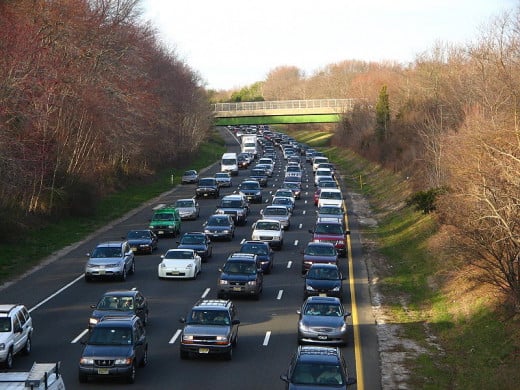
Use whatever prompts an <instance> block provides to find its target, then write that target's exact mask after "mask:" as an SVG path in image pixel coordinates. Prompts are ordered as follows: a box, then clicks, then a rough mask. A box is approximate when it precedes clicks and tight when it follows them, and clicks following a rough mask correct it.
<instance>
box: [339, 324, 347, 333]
mask: <svg viewBox="0 0 520 390" xmlns="http://www.w3.org/2000/svg"><path fill="white" fill-rule="evenodd" d="M339 330H340V332H345V331H346V330H347V324H346V323H345V324H343V325H342V326H341V328H339Z"/></svg>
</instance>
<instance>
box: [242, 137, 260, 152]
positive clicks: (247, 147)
mask: <svg viewBox="0 0 520 390" xmlns="http://www.w3.org/2000/svg"><path fill="white" fill-rule="evenodd" d="M256 141H257V137H256V134H244V135H243V136H242V141H241V143H242V149H241V150H242V153H251V154H252V155H253V156H254V157H255V158H256V157H257V154H258V150H257V147H256V146H257V145H256Z"/></svg>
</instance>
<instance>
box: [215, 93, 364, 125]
mask: <svg viewBox="0 0 520 390" xmlns="http://www.w3.org/2000/svg"><path fill="white" fill-rule="evenodd" d="M358 100H359V99H312V100H279V101H261V102H241V103H217V104H213V113H214V116H215V122H216V123H215V124H216V125H217V126H228V125H231V126H233V125H254V124H288V123H331V122H339V121H340V120H341V116H342V115H343V114H345V113H348V112H350V111H352V109H353V107H354V104H355V103H356V102H357V101H358Z"/></svg>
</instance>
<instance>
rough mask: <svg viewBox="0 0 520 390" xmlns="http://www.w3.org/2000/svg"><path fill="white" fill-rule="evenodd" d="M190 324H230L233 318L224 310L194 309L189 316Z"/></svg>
mask: <svg viewBox="0 0 520 390" xmlns="http://www.w3.org/2000/svg"><path fill="white" fill-rule="evenodd" d="M187 323H188V324H190V325H229V324H231V318H229V313H228V312H227V311H224V310H192V311H191V313H190V316H189V317H188V321H187Z"/></svg>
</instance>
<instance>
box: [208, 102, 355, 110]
mask: <svg viewBox="0 0 520 390" xmlns="http://www.w3.org/2000/svg"><path fill="white" fill-rule="evenodd" d="M357 100H358V99H312V100H274V101H260V102H241V103H216V104H213V111H215V112H226V111H227V112H229V111H266V110H308V109H319V108H329V109H330V108H335V109H337V110H338V111H350V110H352V108H353V106H354V103H355V102H356V101H357Z"/></svg>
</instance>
